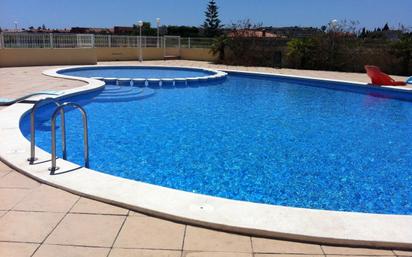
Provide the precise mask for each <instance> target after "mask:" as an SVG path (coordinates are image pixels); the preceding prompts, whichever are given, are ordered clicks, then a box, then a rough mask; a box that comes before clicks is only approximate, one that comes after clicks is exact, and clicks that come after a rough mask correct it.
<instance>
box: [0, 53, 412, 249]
mask: <svg viewBox="0 0 412 257" xmlns="http://www.w3.org/2000/svg"><path fill="white" fill-rule="evenodd" d="M104 64H105V65H111V64H113V65H119V64H122V65H125V64H126V65H127V64H133V65H135V64H136V62H116V63H113V62H111V63H104ZM143 64H145V65H148V64H154V65H156V64H157V65H164V64H166V65H172V66H197V67H199V66H200V67H209V68H224V69H239V70H248V71H259V72H276V73H284V74H290V75H303V76H315V77H323V78H331V79H342V80H354V81H360V82H367V81H368V78H367V77H366V75H364V74H352V73H337V72H322V71H296V70H276V69H270V68H251V67H247V68H246V67H227V66H216V65H212V64H208V63H205V62H194V61H167V62H163V61H153V62H144V63H143ZM50 68H52V67H24V68H1V69H0V97H8V98H13V97H17V96H22V95H25V94H27V93H31V92H34V91H41V90H64V89H67V88H73V87H78V86H81V85H83V84H82V82H78V81H68V80H62V79H56V78H49V77H46V76H43V75H41V71H43V70H46V69H50ZM399 79H404V78H399ZM3 256H4V257H15V256H16V257H20V256H21V257H23V256H24V257H26V256H27V257H28V256H35V257H43V256H45V257H48V256H53V257H54V256H56V257H57V256H59V257H74V256H76V257H82V256H96V257H100V256H111V257H113V256H116V257H123V256H124V257H137V256H147V257H148V256H160V257H162V256H188V257H189V256H190V257H206V256H211V257H219V256H224V257H232V256H233V257H234V256H239V257H243V256H245V257H246V256H250V257H252V256H256V257H257V256H259V257H272V256H279V257H280V256H290V257H293V256H294V257H299V256H306V257H307V256H336V257H337V256H412V252H406V251H396V250H378V249H366V248H347V247H333V246H323V245H316V244H305V243H297V242H289V241H281V240H275V239H262V238H257V237H250V236H246V235H237V234H231V233H224V232H218V231H214V230H209V229H204V228H198V227H194V226H190V225H186V224H179V223H174V222H170V221H166V220H162V219H157V218H153V217H149V216H146V215H143V214H140V213H136V212H133V211H129V210H127V209H123V208H119V207H115V206H111V205H108V204H105V203H101V202H97V201H93V200H89V199H86V198H83V197H80V196H77V195H73V194H71V193H68V192H65V191H62V190H59V189H55V188H53V187H50V186H47V185H45V184H41V183H38V182H36V181H34V180H32V179H30V178H28V177H26V176H24V175H21V174H20V173H18V172H16V171H13V170H12V169H11V168H9V167H8V166H6V165H4V164H3V163H1V162H0V257H3Z"/></svg>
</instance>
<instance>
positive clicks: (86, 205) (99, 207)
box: [70, 197, 129, 215]
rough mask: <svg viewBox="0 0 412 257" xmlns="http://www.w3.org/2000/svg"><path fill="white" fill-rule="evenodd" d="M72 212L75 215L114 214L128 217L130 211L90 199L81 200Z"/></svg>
mask: <svg viewBox="0 0 412 257" xmlns="http://www.w3.org/2000/svg"><path fill="white" fill-rule="evenodd" d="M70 212H73V213H91V214H112V215H127V214H128V212H129V210H127V209H124V208H120V207H117V206H114V205H110V204H106V203H103V202H99V201H95V200H91V199H88V198H84V197H82V198H80V200H79V201H78V202H77V203H76V204H75V205H74V207H73V208H72V209H71V211H70Z"/></svg>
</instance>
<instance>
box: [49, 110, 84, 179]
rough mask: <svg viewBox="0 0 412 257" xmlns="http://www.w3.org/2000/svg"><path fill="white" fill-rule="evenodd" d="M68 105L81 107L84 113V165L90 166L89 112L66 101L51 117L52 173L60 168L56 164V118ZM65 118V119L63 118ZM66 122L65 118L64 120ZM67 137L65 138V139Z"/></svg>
mask: <svg viewBox="0 0 412 257" xmlns="http://www.w3.org/2000/svg"><path fill="white" fill-rule="evenodd" d="M66 106H71V107H73V108H75V109H79V110H80V112H81V114H82V120H83V140H84V162H85V164H84V166H85V167H86V168H88V167H89V139H88V126H87V114H86V111H85V110H84V108H83V107H81V106H80V105H78V104H76V103H70V102H68V103H64V104H61V105H60V106H58V107H57V108H56V110H55V111H54V112H53V115H52V118H51V126H52V127H51V129H52V160H51V161H52V165H51V167H50V168H49V170H50V175H54V172H55V171H56V170H58V169H59V167H57V165H56V119H57V116H58V115H59V113H60V112H61V111H63V113H64V107H66ZM62 120H63V119H62ZM63 122H64V120H63ZM65 140H66V139H65V138H64V141H65Z"/></svg>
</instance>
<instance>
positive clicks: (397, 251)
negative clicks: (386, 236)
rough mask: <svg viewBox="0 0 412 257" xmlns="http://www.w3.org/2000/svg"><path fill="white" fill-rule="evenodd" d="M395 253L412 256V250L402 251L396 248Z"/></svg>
mask: <svg viewBox="0 0 412 257" xmlns="http://www.w3.org/2000/svg"><path fill="white" fill-rule="evenodd" d="M394 253H395V254H396V256H408V257H412V251H400V250H395V251H394Z"/></svg>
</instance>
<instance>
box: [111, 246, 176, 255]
mask: <svg viewBox="0 0 412 257" xmlns="http://www.w3.org/2000/svg"><path fill="white" fill-rule="evenodd" d="M181 254H182V253H181V251H167V250H143V249H119V248H113V249H112V251H111V252H110V254H109V257H180V256H181Z"/></svg>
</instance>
